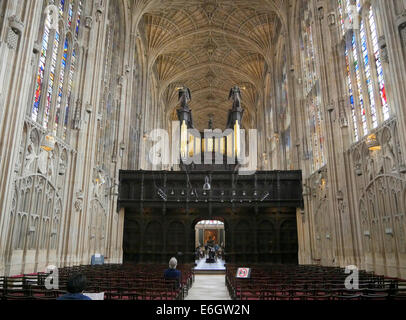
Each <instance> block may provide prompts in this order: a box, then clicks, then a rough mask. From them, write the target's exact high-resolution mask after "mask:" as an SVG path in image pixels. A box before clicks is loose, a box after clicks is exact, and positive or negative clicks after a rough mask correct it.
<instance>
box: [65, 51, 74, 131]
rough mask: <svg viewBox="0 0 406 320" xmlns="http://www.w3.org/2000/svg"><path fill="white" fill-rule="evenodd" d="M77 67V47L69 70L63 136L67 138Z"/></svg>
mask: <svg viewBox="0 0 406 320" xmlns="http://www.w3.org/2000/svg"><path fill="white" fill-rule="evenodd" d="M75 68H76V49H74V50H73V52H72V58H71V66H70V72H69V83H68V99H67V100H66V106H65V119H64V123H63V128H64V130H63V138H64V139H65V138H66V129H67V126H68V121H69V110H70V108H69V107H70V105H71V103H72V101H71V100H72V87H73V76H74V74H75Z"/></svg>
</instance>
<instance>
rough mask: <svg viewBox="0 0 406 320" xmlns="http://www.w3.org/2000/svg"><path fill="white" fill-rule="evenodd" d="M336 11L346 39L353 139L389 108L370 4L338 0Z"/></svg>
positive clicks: (375, 124)
mask: <svg viewBox="0 0 406 320" xmlns="http://www.w3.org/2000/svg"><path fill="white" fill-rule="evenodd" d="M338 13H339V17H340V19H339V20H340V22H341V30H342V32H343V35H344V37H345V39H346V47H345V63H346V73H345V76H346V79H347V80H346V85H347V89H348V92H349V97H350V104H351V113H352V114H351V115H352V128H353V139H354V141H358V140H359V139H360V138H362V137H364V136H366V135H367V134H368V133H370V132H371V130H373V129H375V128H377V127H378V125H379V124H380V123H382V122H383V121H385V120H388V119H389V117H390V109H389V105H388V101H387V98H386V88H385V80H384V74H383V68H382V62H381V53H380V49H379V44H378V33H377V27H376V22H375V15H374V11H373V8H372V6H371V5H370V3H369V2H367V1H363V0H338Z"/></svg>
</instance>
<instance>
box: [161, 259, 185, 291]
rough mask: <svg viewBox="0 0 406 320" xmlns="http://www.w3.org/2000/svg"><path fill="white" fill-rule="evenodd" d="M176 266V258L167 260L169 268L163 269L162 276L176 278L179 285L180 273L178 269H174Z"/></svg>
mask: <svg viewBox="0 0 406 320" xmlns="http://www.w3.org/2000/svg"><path fill="white" fill-rule="evenodd" d="M177 266H178V260H176V258H172V259H171V260H169V269H166V270H165V273H164V278H165V280H176V281H177V284H178V286H180V284H181V278H182V274H181V272H180V271H179V270H176V267H177Z"/></svg>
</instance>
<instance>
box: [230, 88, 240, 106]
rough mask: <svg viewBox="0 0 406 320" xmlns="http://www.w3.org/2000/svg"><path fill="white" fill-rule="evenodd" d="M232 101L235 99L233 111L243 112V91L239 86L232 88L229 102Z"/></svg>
mask: <svg viewBox="0 0 406 320" xmlns="http://www.w3.org/2000/svg"><path fill="white" fill-rule="evenodd" d="M230 99H233V110H241V90H240V88H239V87H238V86H234V87H233V88H231V90H230V96H229V97H228V100H230Z"/></svg>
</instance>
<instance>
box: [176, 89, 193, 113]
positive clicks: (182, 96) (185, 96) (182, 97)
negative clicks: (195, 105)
mask: <svg viewBox="0 0 406 320" xmlns="http://www.w3.org/2000/svg"><path fill="white" fill-rule="evenodd" d="M190 100H192V94H191V93H190V89H189V88H186V87H183V88H180V89H179V101H180V106H181V108H182V109H184V110H188V109H189V106H188V103H189V101H190Z"/></svg>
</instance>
